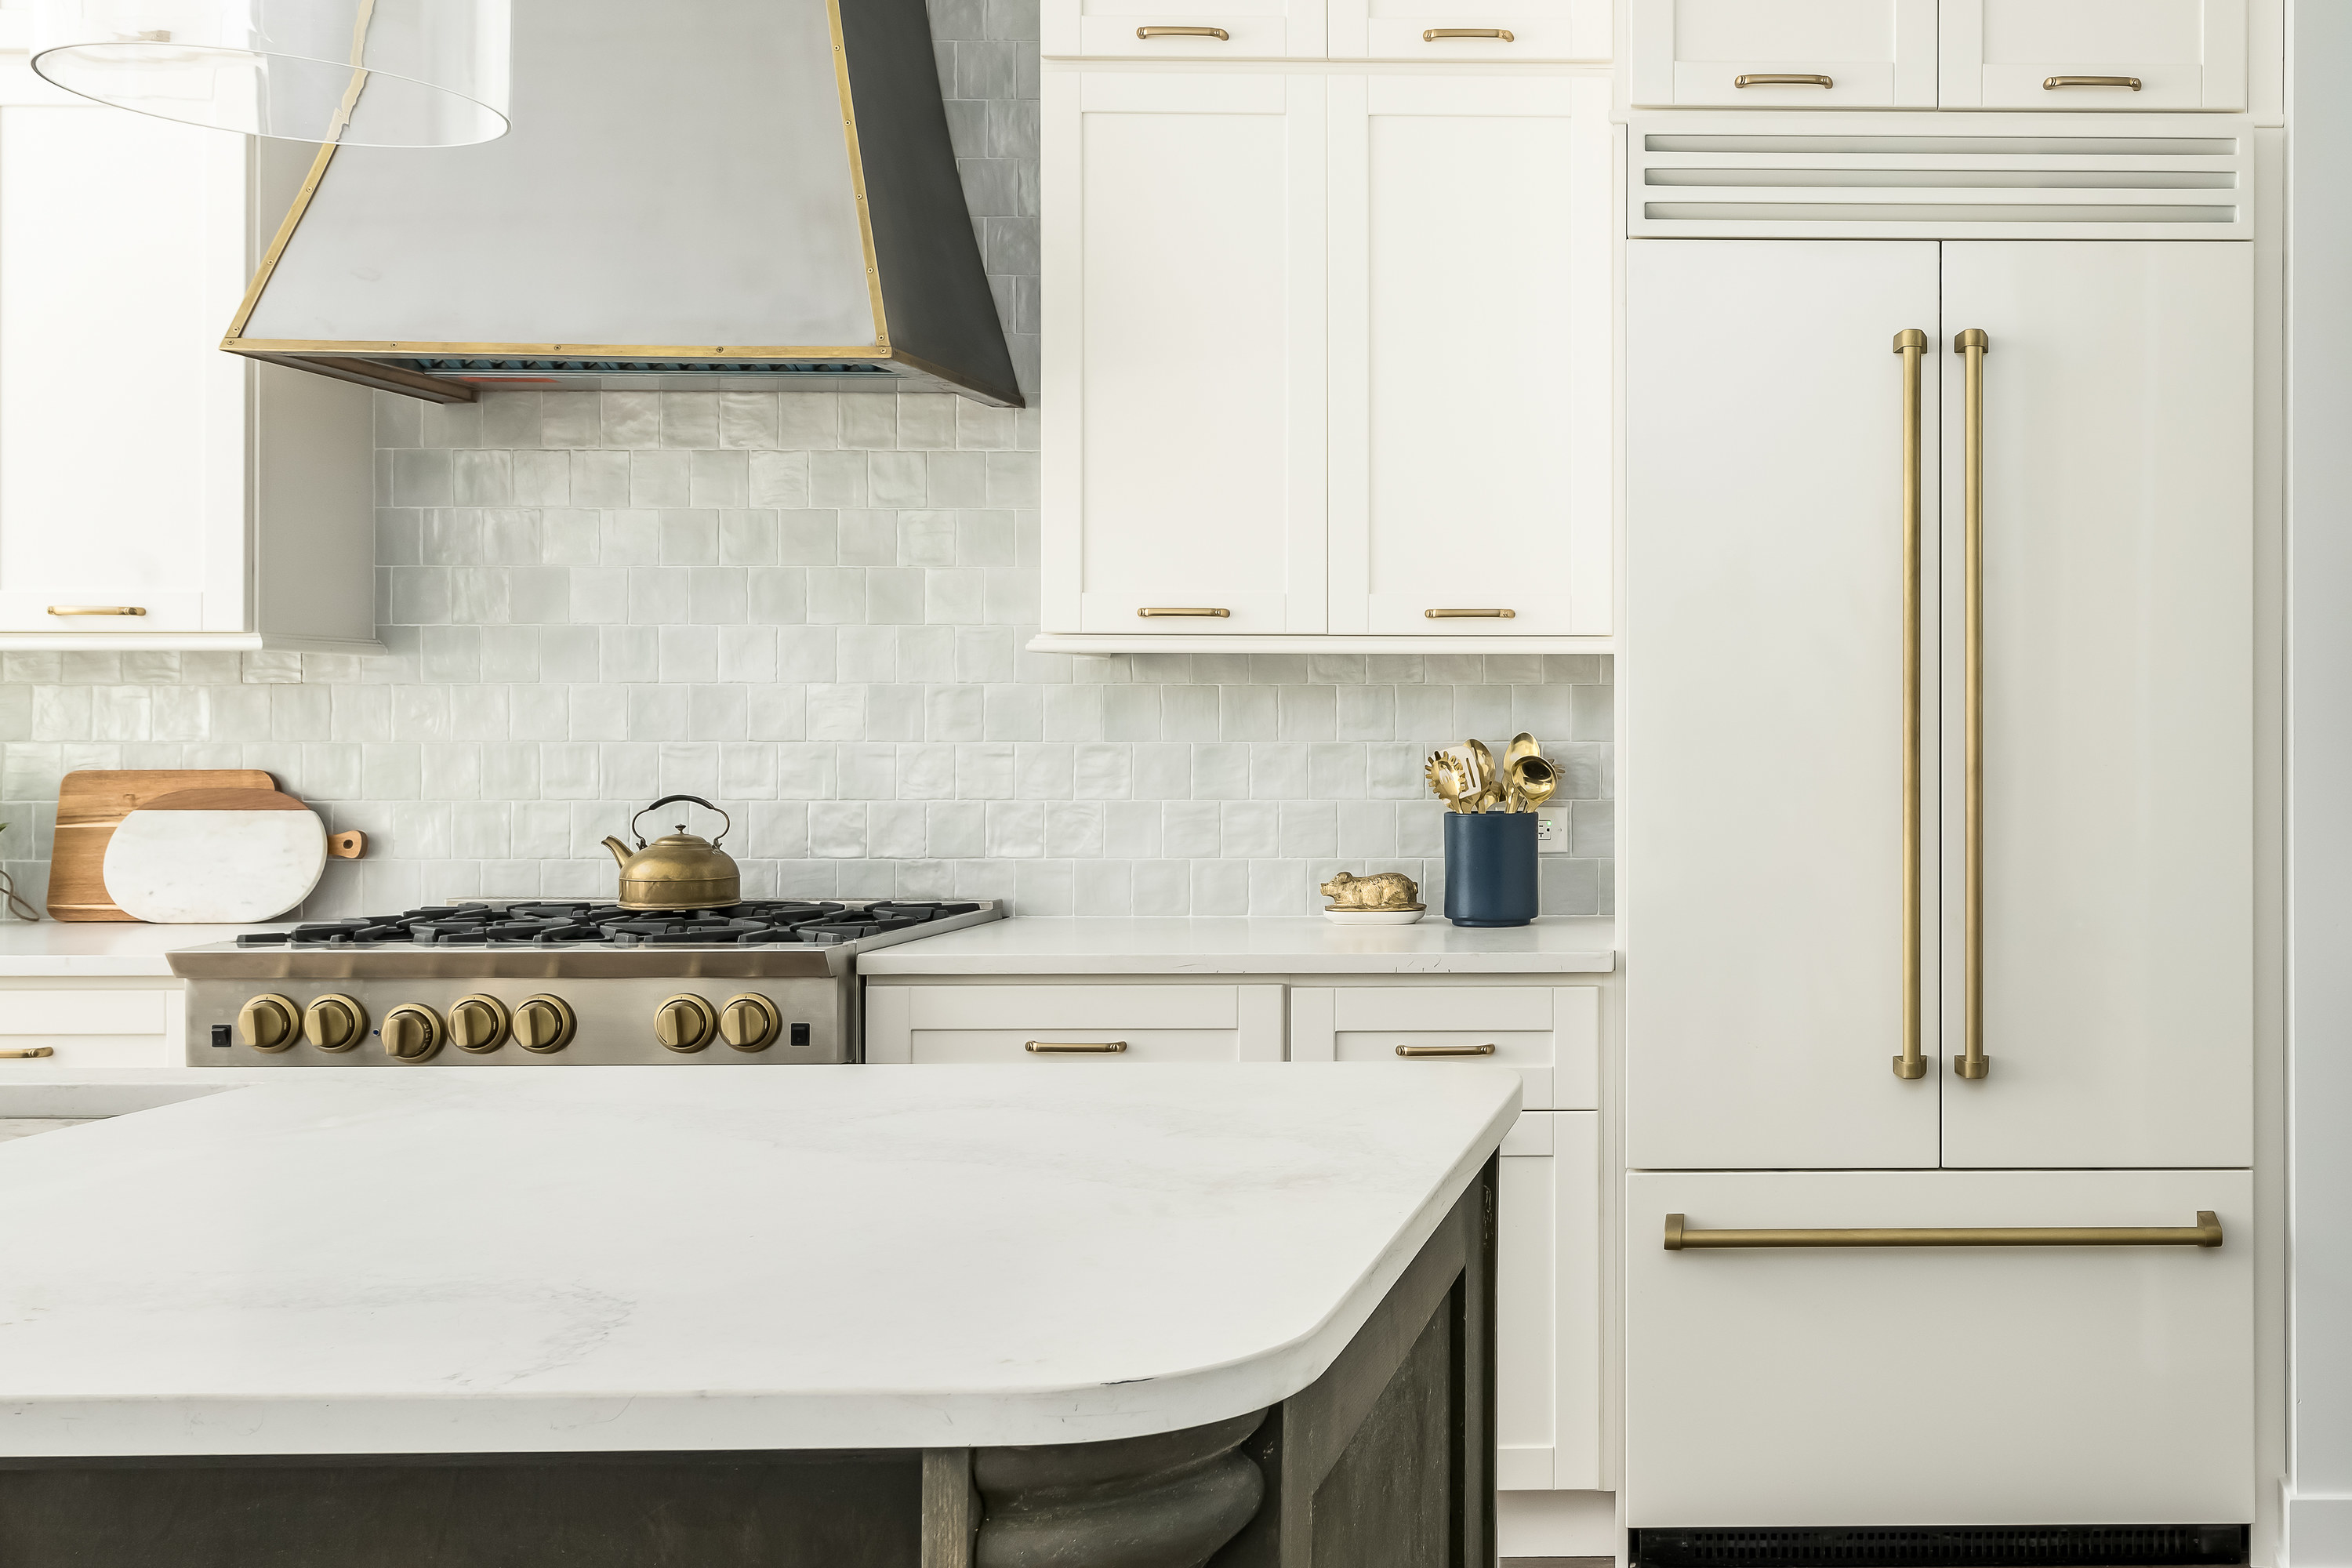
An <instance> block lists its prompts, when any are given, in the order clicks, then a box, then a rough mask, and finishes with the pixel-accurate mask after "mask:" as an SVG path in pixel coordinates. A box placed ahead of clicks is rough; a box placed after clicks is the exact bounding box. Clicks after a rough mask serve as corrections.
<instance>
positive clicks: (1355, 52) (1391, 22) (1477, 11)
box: [1331, 0, 1610, 62]
mask: <svg viewBox="0 0 2352 1568" xmlns="http://www.w3.org/2000/svg"><path fill="white" fill-rule="evenodd" d="M1436 28H1465V29H1485V28H1494V29H1497V30H1500V31H1504V32H1507V33H1509V34H1510V35H1511V37H1510V40H1509V41H1508V42H1505V41H1504V40H1503V39H1500V38H1428V37H1423V34H1425V33H1427V32H1429V31H1431V30H1432V29H1436ZM1609 31H1610V24H1609V7H1608V5H1607V4H1606V0H1341V4H1339V5H1337V6H1335V7H1333V9H1332V13H1331V53H1332V55H1333V56H1334V57H1339V56H1348V57H1356V56H1364V57H1368V58H1372V59H1385V60H1438V61H1447V60H1476V61H1480V62H1485V61H1488V60H1605V59H1607V58H1609V49H1610V37H1609Z"/></svg>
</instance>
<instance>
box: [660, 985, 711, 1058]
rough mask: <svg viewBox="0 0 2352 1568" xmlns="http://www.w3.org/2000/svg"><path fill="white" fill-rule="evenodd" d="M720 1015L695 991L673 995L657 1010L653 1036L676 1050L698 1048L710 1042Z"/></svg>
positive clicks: (696, 1049) (683, 1050)
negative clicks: (694, 992)
mask: <svg viewBox="0 0 2352 1568" xmlns="http://www.w3.org/2000/svg"><path fill="white" fill-rule="evenodd" d="M718 1023H719V1017H718V1015H717V1014H715V1013H713V1012H712V1011H711V1007H710V1004H709V1003H708V1002H705V1001H704V1000H703V999H702V998H701V997H699V996H695V995H682V996H673V997H671V998H670V999H669V1000H668V1001H667V1002H664V1003H663V1004H662V1005H661V1006H660V1007H659V1008H657V1009H656V1011H655V1013H654V1038H655V1039H656V1040H659V1041H660V1042H661V1043H662V1044H663V1045H664V1046H666V1047H668V1048H669V1049H671V1050H673V1051H680V1052H685V1051H698V1050H700V1049H702V1047H705V1046H707V1045H709V1043H710V1036H711V1032H712V1030H713V1029H714V1028H715V1027H716V1026H718Z"/></svg>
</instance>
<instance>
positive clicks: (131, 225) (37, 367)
mask: <svg viewBox="0 0 2352 1568" xmlns="http://www.w3.org/2000/svg"><path fill="white" fill-rule="evenodd" d="M245 160H246V149H245V142H244V140H243V139H242V138H239V137H235V136H225V135H222V134H221V133H219V132H212V131H204V130H199V129H196V128H194V127H192V126H185V125H179V124H175V123H173V122H172V121H163V120H156V119H153V118H151V117H149V116H146V115H139V114H126V113H124V112H122V111H121V110H114V109H108V108H103V107H100V106H99V105H96V104H92V103H89V101H87V100H82V99H79V98H73V97H69V96H68V95H67V94H65V93H63V92H60V91H58V90H56V89H52V88H49V87H48V86H47V83H44V82H41V81H39V80H38V79H37V78H35V77H34V76H33V74H32V72H31V71H30V70H29V69H28V68H26V66H25V65H24V64H23V58H22V57H21V56H19V57H16V58H15V59H13V60H10V61H8V62H6V64H5V67H0V632H92V631H102V632H134V633H141V634H152V633H173V632H195V631H207V630H226V631H235V630H238V629H241V628H242V627H243V626H244V625H245V613H246V606H245V584H244V571H245V512H244V504H245V484H246V476H245V468H244V450H245V432H246V424H245V419H246V407H245V388H246V362H244V361H243V360H240V359H237V358H235V357H234V356H232V355H228V354H225V353H221V352H220V347H219V344H220V336H221V331H222V329H223V328H224V327H225V326H226V324H227V322H228V320H229V317H230V315H231V314H232V313H233V312H234V311H235V310H236V301H237V297H238V294H239V293H240V292H241V290H242V289H243V288H244V282H245V279H244V275H243V263H244V259H245V248H244V243H243V236H242V234H241V231H240V226H241V224H242V221H243V218H244V214H245V197H244V192H245V180H246V163H245ZM106 612H115V613H111V614H110V613H106Z"/></svg>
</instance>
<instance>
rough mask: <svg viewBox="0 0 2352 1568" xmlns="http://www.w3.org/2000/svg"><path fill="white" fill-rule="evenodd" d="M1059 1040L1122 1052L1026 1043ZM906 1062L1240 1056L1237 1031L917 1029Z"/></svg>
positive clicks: (1053, 1062)
mask: <svg viewBox="0 0 2352 1568" xmlns="http://www.w3.org/2000/svg"><path fill="white" fill-rule="evenodd" d="M1032 1040H1036V1041H1040V1042H1052V1041H1060V1042H1064V1043H1069V1044H1078V1045H1104V1044H1108V1043H1109V1042H1112V1041H1117V1042H1118V1043H1120V1044H1122V1045H1124V1046H1125V1047H1127V1048H1126V1049H1125V1050H1121V1051H1068V1052H1064V1051H1050V1052H1041V1051H1032V1050H1030V1049H1029V1042H1030V1041H1032ZM908 1059H909V1060H911V1061H914V1062H916V1063H918V1064H922V1065H936V1064H939V1063H942V1062H1015V1061H1025V1062H1034V1063H1035V1064H1037V1067H1038V1070H1040V1071H1046V1070H1049V1069H1051V1068H1054V1067H1055V1066H1058V1065H1060V1064H1063V1063H1068V1062H1076V1063H1086V1062H1096V1063H1118V1062H1236V1061H1240V1060H1242V1059H1243V1058H1242V1040H1241V1032H1240V1031H1239V1030H1238V1029H1119V1030H1111V1029H1091V1030H1088V1029H1046V1028H1029V1029H917V1030H915V1031H913V1033H912V1034H911V1035H909V1037H908Z"/></svg>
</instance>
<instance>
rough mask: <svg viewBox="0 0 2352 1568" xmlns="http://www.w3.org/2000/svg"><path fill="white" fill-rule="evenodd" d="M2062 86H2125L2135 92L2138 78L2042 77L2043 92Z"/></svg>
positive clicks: (2137, 87) (2137, 88) (2053, 90)
mask: <svg viewBox="0 0 2352 1568" xmlns="http://www.w3.org/2000/svg"><path fill="white" fill-rule="evenodd" d="M2062 87H2127V88H2129V89H2132V90H2133V91H2134V92H2137V91H2138V90H2139V78H2137V77H2136V76H2045V77H2043V78H2042V91H2044V92H2055V91H2056V90H2057V89H2060V88H2062Z"/></svg>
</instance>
